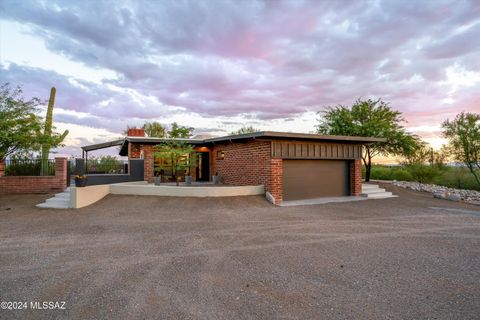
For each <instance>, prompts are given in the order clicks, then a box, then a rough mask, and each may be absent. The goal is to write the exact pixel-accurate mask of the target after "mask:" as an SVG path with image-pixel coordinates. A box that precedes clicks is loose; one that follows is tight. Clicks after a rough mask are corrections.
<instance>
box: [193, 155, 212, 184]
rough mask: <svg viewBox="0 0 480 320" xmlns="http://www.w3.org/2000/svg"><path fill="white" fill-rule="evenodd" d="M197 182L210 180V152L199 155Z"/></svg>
mask: <svg viewBox="0 0 480 320" xmlns="http://www.w3.org/2000/svg"><path fill="white" fill-rule="evenodd" d="M196 173H197V181H209V180H210V152H199V153H198V166H197V169H196Z"/></svg>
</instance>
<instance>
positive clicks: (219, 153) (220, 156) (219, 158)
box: [217, 151, 225, 160]
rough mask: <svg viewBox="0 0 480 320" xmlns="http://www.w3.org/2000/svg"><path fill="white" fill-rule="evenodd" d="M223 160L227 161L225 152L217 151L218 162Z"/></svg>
mask: <svg viewBox="0 0 480 320" xmlns="http://www.w3.org/2000/svg"><path fill="white" fill-rule="evenodd" d="M223 159H225V152H223V151H217V160H223Z"/></svg>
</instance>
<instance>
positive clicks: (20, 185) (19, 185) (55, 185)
mask: <svg viewBox="0 0 480 320" xmlns="http://www.w3.org/2000/svg"><path fill="white" fill-rule="evenodd" d="M66 187H67V159H66V158H55V176H44V177H41V176H1V175H0V194H13V193H52V192H62V191H64V190H65V188H66Z"/></svg>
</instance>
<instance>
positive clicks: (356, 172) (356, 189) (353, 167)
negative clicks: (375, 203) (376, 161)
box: [350, 159, 362, 196]
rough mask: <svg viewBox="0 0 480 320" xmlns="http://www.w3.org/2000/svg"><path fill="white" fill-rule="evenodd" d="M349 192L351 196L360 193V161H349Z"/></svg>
mask: <svg viewBox="0 0 480 320" xmlns="http://www.w3.org/2000/svg"><path fill="white" fill-rule="evenodd" d="M350 192H351V195H352V196H359V195H360V194H361V193H362V161H361V160H360V159H357V160H353V161H350Z"/></svg>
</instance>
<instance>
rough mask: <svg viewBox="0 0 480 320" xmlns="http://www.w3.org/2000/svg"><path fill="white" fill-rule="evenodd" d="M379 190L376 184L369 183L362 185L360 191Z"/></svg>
mask: <svg viewBox="0 0 480 320" xmlns="http://www.w3.org/2000/svg"><path fill="white" fill-rule="evenodd" d="M377 188H380V187H379V186H378V184H371V183H362V189H364V190H365V189H377Z"/></svg>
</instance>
